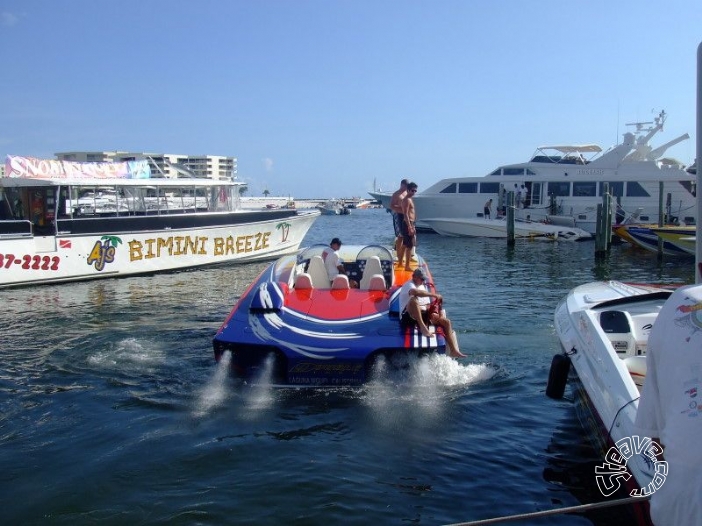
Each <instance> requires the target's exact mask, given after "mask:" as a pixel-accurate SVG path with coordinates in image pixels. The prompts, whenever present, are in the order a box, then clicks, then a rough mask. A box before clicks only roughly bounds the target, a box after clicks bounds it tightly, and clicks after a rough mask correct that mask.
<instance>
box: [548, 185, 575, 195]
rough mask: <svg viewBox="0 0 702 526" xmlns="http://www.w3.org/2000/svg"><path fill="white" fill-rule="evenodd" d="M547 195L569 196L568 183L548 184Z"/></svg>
mask: <svg viewBox="0 0 702 526" xmlns="http://www.w3.org/2000/svg"><path fill="white" fill-rule="evenodd" d="M548 195H554V196H556V197H565V196H569V195H570V183H563V182H557V183H548Z"/></svg>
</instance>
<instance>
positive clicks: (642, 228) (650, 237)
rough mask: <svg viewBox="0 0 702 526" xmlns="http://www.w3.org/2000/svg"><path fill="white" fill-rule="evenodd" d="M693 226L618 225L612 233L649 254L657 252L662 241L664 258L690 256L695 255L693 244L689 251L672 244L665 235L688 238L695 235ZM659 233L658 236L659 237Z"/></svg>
mask: <svg viewBox="0 0 702 526" xmlns="http://www.w3.org/2000/svg"><path fill="white" fill-rule="evenodd" d="M695 229H696V227H694V226H686V227H665V228H661V229H659V228H658V225H651V224H646V225H640V224H633V225H619V226H616V227H615V228H614V233H615V234H616V235H617V236H619V237H620V238H622V239H623V240H625V241H628V242H629V243H631V244H632V245H634V246H637V247H639V248H643V249H645V250H648V251H649V252H658V242H659V240H663V243H662V246H661V252H662V253H663V254H665V255H666V256H673V257H677V256H690V255H693V256H694V255H695V250H694V242H693V247H692V250H691V251H689V250H687V249H686V248H683V247H681V246H679V244H676V243H674V242H673V241H672V240H671V239H669V238H668V237H669V236H668V235H666V234H667V233H668V234H669V235H670V236H672V235H673V234H676V238H677V237H686V238H687V237H689V236H694V235H695ZM659 232H660V235H659Z"/></svg>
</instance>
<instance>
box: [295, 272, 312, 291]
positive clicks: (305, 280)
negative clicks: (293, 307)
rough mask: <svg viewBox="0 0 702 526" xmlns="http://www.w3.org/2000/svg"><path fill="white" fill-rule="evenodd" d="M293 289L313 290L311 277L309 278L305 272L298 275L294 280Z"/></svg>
mask: <svg viewBox="0 0 702 526" xmlns="http://www.w3.org/2000/svg"><path fill="white" fill-rule="evenodd" d="M295 288H296V289H300V290H303V289H311V288H313V287H312V276H310V275H309V274H308V273H307V272H303V273H302V274H298V275H297V277H296V278H295Z"/></svg>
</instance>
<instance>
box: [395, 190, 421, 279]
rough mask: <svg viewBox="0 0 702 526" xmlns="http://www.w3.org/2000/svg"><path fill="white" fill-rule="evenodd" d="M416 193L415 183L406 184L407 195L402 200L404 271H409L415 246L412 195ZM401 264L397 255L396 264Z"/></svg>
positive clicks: (414, 218) (415, 234)
mask: <svg viewBox="0 0 702 526" xmlns="http://www.w3.org/2000/svg"><path fill="white" fill-rule="evenodd" d="M416 193H417V183H407V195H406V196H405V198H404V199H403V200H402V219H403V222H402V245H403V252H404V254H403V255H404V260H405V270H407V271H411V270H412V267H410V260H411V259H412V251H413V249H414V247H416V246H417V229H416V228H415V221H416V218H417V214H416V212H415V208H414V194H416ZM401 263H402V259H400V258H399V255H398V264H401Z"/></svg>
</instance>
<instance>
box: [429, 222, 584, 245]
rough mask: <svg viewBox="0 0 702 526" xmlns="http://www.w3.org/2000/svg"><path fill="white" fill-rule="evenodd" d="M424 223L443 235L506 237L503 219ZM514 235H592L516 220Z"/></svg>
mask: <svg viewBox="0 0 702 526" xmlns="http://www.w3.org/2000/svg"><path fill="white" fill-rule="evenodd" d="M424 223H425V224H426V225H428V226H430V227H431V228H432V229H433V230H434V231H435V232H437V233H438V234H440V235H443V236H452V237H488V238H506V237H507V221H505V220H503V219H486V218H474V219H451V218H436V219H426V220H425V221H424ZM514 236H515V237H518V238H527V239H548V240H569V241H575V240H579V239H590V238H591V237H592V236H591V235H590V234H589V233H588V232H586V231H584V230H581V229H579V228H574V227H567V226H557V225H548V224H544V223H535V222H525V221H515V223H514Z"/></svg>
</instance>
